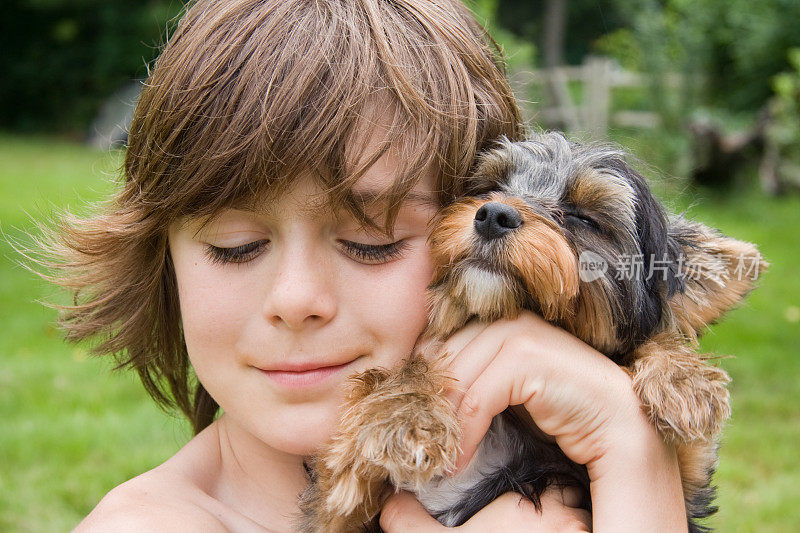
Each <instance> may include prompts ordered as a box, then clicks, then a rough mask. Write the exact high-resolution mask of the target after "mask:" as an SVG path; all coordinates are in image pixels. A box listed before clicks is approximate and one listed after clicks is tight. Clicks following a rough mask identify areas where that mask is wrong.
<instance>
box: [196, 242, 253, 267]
mask: <svg viewBox="0 0 800 533" xmlns="http://www.w3.org/2000/svg"><path fill="white" fill-rule="evenodd" d="M268 245H269V241H268V240H266V239H262V240H259V241H253V242H249V243H247V244H242V245H241V246H234V247H232V248H220V247H218V246H212V245H210V244H207V245H206V248H205V254H206V257H208V258H209V259H210V260H211V262H212V263H217V264H223V265H225V264H228V263H246V262H248V261H252V260H253V259H255V258H256V257H258V255H259V254H260V253H261V251H262V250H263V249H264V248H266V247H267V246H268Z"/></svg>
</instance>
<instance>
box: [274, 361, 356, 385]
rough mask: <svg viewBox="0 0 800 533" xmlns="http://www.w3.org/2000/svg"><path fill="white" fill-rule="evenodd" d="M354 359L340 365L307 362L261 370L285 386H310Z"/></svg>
mask: <svg viewBox="0 0 800 533" xmlns="http://www.w3.org/2000/svg"><path fill="white" fill-rule="evenodd" d="M352 362H353V361H348V362H346V363H342V364H339V365H329V366H320V364H319V363H306V364H300V365H291V366H289V365H287V366H286V367H284V368H281V369H274V370H266V369H261V371H262V372H263V373H264V374H266V375H267V376H268V377H269V378H270V379H271V380H272V381H274V382H275V383H277V384H279V385H283V386H285V387H308V386H311V385H317V384H319V383H322V382H323V381H325V380H327V379H328V378H329V377H331V376H333V375H334V374H336V373H338V372H339V371H340V370H342V369H344V368H346V367H347V366H349V365H350V363H352Z"/></svg>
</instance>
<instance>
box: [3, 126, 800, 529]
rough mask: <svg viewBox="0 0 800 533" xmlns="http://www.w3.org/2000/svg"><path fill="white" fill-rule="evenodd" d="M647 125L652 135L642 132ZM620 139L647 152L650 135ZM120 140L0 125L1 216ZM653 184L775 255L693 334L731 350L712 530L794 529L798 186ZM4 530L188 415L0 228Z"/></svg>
mask: <svg viewBox="0 0 800 533" xmlns="http://www.w3.org/2000/svg"><path fill="white" fill-rule="evenodd" d="M652 138H653V139H657V137H656V136H653V137H652ZM648 139H649V138H648V137H647V136H640V137H638V138H636V137H635V136H634V135H630V136H629V137H627V138H620V139H618V140H619V141H620V142H622V143H623V144H626V145H627V144H630V145H632V146H633V147H634V149H635V150H636V152H637V153H638V154H639V155H640V157H641V158H642V159H643V160H645V161H650V160H652V159H651V158H652V157H654V155H653V151H654V150H656V149H657V146H658V144H657V143H656V142H648ZM120 163H121V154H120V153H119V152H112V153H110V154H103V153H100V152H97V151H93V150H91V149H88V148H85V147H83V146H80V145H77V144H73V143H68V142H61V141H57V140H53V139H47V138H31V137H25V138H18V137H12V136H9V135H0V227H1V228H2V231H3V234H4V235H5V236H6V237H8V238H11V239H16V240H20V239H24V234H25V232H27V231H29V230H30V229H31V227H32V226H33V223H32V222H31V221H30V220H29V219H28V216H27V215H26V213H25V212H26V211H27V212H29V213H31V215H34V216H36V217H37V218H38V216H39V212H43V213H45V214H46V213H48V212H49V211H50V205H51V203H52V205H55V206H64V205H69V206H71V207H72V208H74V209H76V210H78V211H83V210H84V209H83V208H82V205H83V203H84V202H85V201H92V200H96V199H98V198H100V197H102V195H103V194H104V193H107V192H108V191H109V190H111V189H112V187H113V186H114V184H113V181H112V179H111V178H112V177H113V176H114V175H115V173H114V171H115V169H116V168H117V167H118V166H119V165H120ZM681 187H682V185H681V184H680V182H677V181H674V180H670V179H668V178H665V179H662V180H659V181H658V182H657V183H655V184H654V189H655V190H656V191H657V192H658V193H659V194H660V195H661V196H663V197H665V198H666V199H667V200H668V201H669V203H670V204H671V205H672V206H673V207H674V208H675V209H678V210H682V209H685V208H686V207H687V206H689V205H690V204H692V205H693V207H691V209H690V210H689V212H688V214H689V215H690V216H692V217H693V218H695V219H697V220H700V221H703V222H705V223H707V224H710V225H712V226H716V227H718V228H720V229H721V230H722V231H723V232H725V233H726V234H728V235H731V236H734V237H737V238H741V239H745V240H750V241H753V242H755V243H757V244H758V246H759V248H760V249H761V251H762V253H763V254H764V256H765V257H766V258H767V260H768V261H770V262H771V263H772V266H771V267H770V270H769V272H767V273H766V275H765V276H764V278H763V280H762V282H761V286H760V288H759V289H758V290H756V291H755V292H754V293H753V294H752V295H751V297H750V298H749V299H748V301H747V303H746V304H745V305H744V306H743V307H742V308H740V309H738V310H736V311H734V312H733V313H731V314H730V315H729V317H728V318H727V319H726V320H725V321H724V322H722V323H721V324H719V325H718V326H716V327H715V328H714V329H713V330H712V332H710V333H709V334H708V335H707V336H706V337H705V338H704V340H703V347H704V349H705V350H707V351H713V352H716V353H720V354H733V355H735V357H733V358H730V359H726V360H724V361H723V363H722V364H723V366H724V367H725V368H726V369H728V370H729V371H730V373H731V375H732V376H733V383H732V386H731V391H732V395H733V404H734V415H733V419H732V420H731V422H730V423H729V424H728V426H727V428H726V430H725V434H724V438H723V442H722V448H721V463H720V468H719V473H718V475H717V477H716V481H717V484H718V485H719V494H720V497H719V500H718V503H719V505H720V508H721V510H720V512H719V513H718V515H717V516H716V517H715V518H714V519H713V520H712V522H711V523H712V524H713V525H715V526H716V527H717V528H718V530H719V531H725V532H728V531H737V532H738V531H742V532H748V531H753V532H756V531H757V532H764V531H769V532H782V531H786V532H789V531H795V530H796V527H797V524H798V523H800V508H798V506H797V502H798V501H800V468H799V467H798V461H797V449H798V447H797V443H798V442H800V358H798V357H797V351H798V347H800V323H798V321H797V318H796V314H797V312H798V311H797V308H798V307H800V277H798V276H797V273H798V265H800V247H798V236H797V229H796V228H797V227H798V225H800V199H798V198H796V197H795V198H781V199H768V198H764V197H763V196H761V194H760V193H759V192H758V191H754V190H752V189H750V190H741V191H737V192H733V193H730V194H729V195H727V196H724V197H723V196H719V195H715V194H712V193H710V192H707V191H705V192H704V191H692V190H685V189H681ZM0 252H2V260H1V261H2V262H1V263H0V268H1V269H2V270H0V288H1V289H2V301H1V302H0V321H1V323H2V324H3V325H4V330H5V333H6V334H5V335H3V336H1V337H0V531H62V530H67V529H69V528H71V527H73V526H74V525H75V524H77V522H78V521H80V519H81V518H82V517H83V516H84V515H86V514H87V513H88V512H89V511H90V510H91V509H92V507H93V506H94V505H95V504H96V503H97V501H99V499H100V498H101V497H102V496H103V495H104V494H105V493H106V492H107V491H108V490H110V489H111V488H112V487H114V486H115V485H117V484H119V483H121V482H123V481H125V480H126V479H129V478H131V477H133V476H135V475H137V474H139V473H141V472H143V471H145V470H147V469H150V468H152V467H153V466H155V465H157V464H159V463H160V462H162V461H163V460H165V459H166V458H167V457H169V456H170V455H171V454H173V453H174V452H175V451H176V450H177V449H178V448H179V447H180V446H181V445H182V444H183V443H185V442H186V440H187V439H188V437H189V431H188V428H187V425H186V424H184V423H183V422H181V421H179V420H177V419H175V418H173V417H171V416H169V415H166V414H164V413H162V412H160V411H159V410H158V409H157V408H156V407H155V406H154V405H153V403H152V402H151V401H150V400H149V399H148V398H147V397H146V395H145V393H144V392H143V390H142V389H141V386H140V385H139V384H138V383H137V382H136V380H135V379H134V377H133V376H131V375H130V374H127V373H119V372H117V373H112V372H111V371H110V367H111V364H110V363H109V362H107V361H103V360H100V359H95V358H89V357H87V355H86V349H85V347H74V346H68V345H65V344H63V343H62V341H61V340H60V338H59V334H58V332H57V331H56V330H55V328H54V326H53V323H54V320H55V311H53V310H50V309H47V308H45V307H43V306H42V305H40V304H39V303H36V302H35V300H37V299H46V300H52V299H53V293H54V291H53V289H52V288H50V287H48V286H47V285H46V284H44V283H43V282H41V281H40V280H38V279H37V278H36V277H35V276H33V275H32V274H30V273H29V272H27V271H25V270H24V269H22V268H20V267H19V266H17V265H15V264H14V262H13V258H14V257H15V255H14V252H13V250H12V249H11V247H10V246H9V245H8V244H7V243H6V242H5V239H2V240H0Z"/></svg>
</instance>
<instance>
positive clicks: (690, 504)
mask: <svg viewBox="0 0 800 533" xmlns="http://www.w3.org/2000/svg"><path fill="white" fill-rule="evenodd" d="M675 451H676V453H677V456H678V466H679V468H680V472H681V482H682V484H683V495H684V498H685V500H686V515H687V516H688V517H689V518H705V517H707V516H710V515H711V514H713V513H714V512H715V511H716V507H713V506H712V505H711V502H712V501H714V496H715V493H716V489H715V487H712V486H711V476H712V475H713V474H714V471H715V470H716V468H717V444H716V442H695V443H691V444H678V445H677V446H676V447H675Z"/></svg>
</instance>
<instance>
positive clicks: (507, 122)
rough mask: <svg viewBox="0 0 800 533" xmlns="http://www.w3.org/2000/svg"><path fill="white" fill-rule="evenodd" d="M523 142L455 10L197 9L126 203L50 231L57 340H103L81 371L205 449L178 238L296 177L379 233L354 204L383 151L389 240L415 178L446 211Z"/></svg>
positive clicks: (148, 92)
mask: <svg viewBox="0 0 800 533" xmlns="http://www.w3.org/2000/svg"><path fill="white" fill-rule="evenodd" d="M377 118H381V120H382V121H381V125H383V123H384V122H385V121H387V120H388V125H387V127H386V128H383V129H381V130H380V131H381V132H382V133H383V134H384V137H383V143H382V144H380V146H379V148H378V149H377V150H375V151H374V152H371V153H366V152H365V146H366V141H369V139H366V140H365V139H364V137H365V136H364V135H360V136H359V135H358V132H363V131H365V129H366V131H369V127H370V124H371V123H372V122H371V120H373V119H377ZM521 134H522V126H521V124H520V118H519V114H518V109H517V106H516V103H515V101H514V98H513V95H512V93H511V90H510V88H509V86H508V83H507V82H506V79H505V77H504V72H503V65H502V62H501V58H500V52H499V50H498V48H497V45H496V44H495V43H494V41H492V40H491V38H489V37H488V36H487V35H486V34H485V32H484V31H483V29H482V28H481V27H480V26H479V25H478V24H477V23H476V22H475V21H474V19H473V17H472V15H471V13H470V12H469V11H468V10H467V9H466V8H465V7H464V6H463V5H461V4H460V3H458V2H457V1H456V0H452V1H451V0H436V1H435V2H434V1H424V0H336V1H321V0H271V1H264V0H226V1H214V0H200V1H198V2H196V3H194V4H193V5H192V6H191V7H190V8H189V9H188V10H187V11H186V13H185V15H184V16H183V18H182V19H181V20H180V22H179V24H178V26H177V28H176V30H175V32H174V34H173V35H172V36H171V37H170V38H169V40H168V42H167V45H166V47H165V49H164V50H163V53H162V54H161V55H160V57H159V58H158V59H157V60H156V62H155V65H154V68H153V70H152V72H151V74H150V77H149V79H148V80H147V81H146V83H145V85H144V88H143V91H142V93H141V96H140V98H139V101H138V104H137V107H136V111H135V114H134V118H133V122H132V124H131V128H130V135H129V144H128V147H127V153H126V156H125V163H124V184H123V186H122V188H121V189H120V190H119V191H118V192H117V193H115V195H114V196H113V197H112V198H110V199H109V201H108V202H106V203H105V204H104V205H103V206H102V209H101V210H100V211H99V212H98V213H97V214H95V215H93V216H91V217H88V218H79V217H76V216H73V215H70V214H64V216H63V218H62V220H60V221H59V222H58V223H56V225H55V227H54V228H52V229H47V228H43V229H42V231H43V233H44V236H43V238H42V239H41V240H39V241H38V246H39V247H40V248H41V249H42V250H44V251H45V255H44V257H45V258H44V259H39V260H37V262H38V263H39V264H40V265H44V266H46V267H47V268H49V269H52V270H53V273H52V274H46V275H44V277H46V278H47V279H49V280H50V281H53V282H55V283H57V284H59V285H61V286H63V287H65V288H67V289H69V291H70V292H71V293H72V294H73V297H74V305H72V306H55V307H58V308H59V309H61V314H60V318H59V323H60V325H61V326H62V327H63V328H64V330H65V332H66V338H67V339H68V340H70V341H81V340H84V339H89V338H97V337H99V340H100V342H99V343H97V344H96V345H95V346H93V347H92V353H94V354H97V355H100V354H106V353H111V354H114V356H115V357H116V360H117V362H118V365H119V367H133V368H135V369H136V371H137V372H138V373H139V376H140V377H141V380H142V383H143V384H144V386H145V389H146V390H147V392H148V393H149V394H150V395H151V396H152V397H153V398H154V399H155V400H156V401H157V402H158V403H159V404H161V405H162V406H165V407H177V408H179V409H180V410H181V411H182V412H183V413H185V414H186V416H187V417H188V418H189V419H190V421H191V423H192V425H193V428H194V431H195V432H199V431H200V430H202V429H203V428H204V427H206V426H207V425H208V424H210V423H211V422H212V421H213V419H214V417H215V415H216V413H217V411H218V406H217V404H216V402H214V400H213V399H212V398H211V397H210V396H209V395H208V393H207V392H206V391H205V389H204V388H203V387H202V385H200V384H199V383H197V381H196V378H195V376H194V375H193V372H192V370H191V367H190V364H189V359H188V355H187V352H186V345H185V343H184V339H183V334H182V331H181V321H180V312H179V311H180V310H179V305H178V293H177V283H176V279H175V274H174V269H173V266H172V260H171V257H170V254H169V249H168V242H167V230H168V227H169V226H170V224H171V223H173V222H174V221H176V220H177V219H178V218H179V217H183V216H191V217H201V218H205V219H207V220H208V219H209V218H211V217H213V216H215V215H217V214H219V213H220V212H221V211H222V210H223V209H225V208H229V207H234V206H241V205H244V204H247V203H248V202H253V201H254V200H257V199H264V198H267V197H268V196H269V197H271V198H274V197H275V195H277V194H279V193H280V191H282V190H285V187H286V186H287V185H289V184H290V183H291V180H292V178H293V177H295V176H297V175H298V174H300V173H302V172H305V173H309V174H310V175H312V176H314V178H315V179H317V180H318V181H319V184H320V185H321V186H322V187H323V188H324V190H326V191H329V195H330V199H331V202H333V203H334V204H337V205H338V206H339V207H343V208H346V209H349V210H350V211H351V212H352V213H353V214H354V215H355V216H357V217H358V219H359V220H361V221H362V223H365V224H370V225H372V226H373V227H375V226H376V224H375V223H374V222H372V221H370V220H369V219H368V217H366V215H365V214H364V213H363V212H362V211H361V209H359V207H358V205H359V202H358V201H357V200H358V199H356V198H353V194H352V192H351V186H352V185H353V183H354V182H355V181H356V180H358V179H359V177H361V176H362V175H363V173H364V172H365V171H366V170H367V169H368V168H369V166H370V165H371V164H372V163H374V162H375V161H376V160H377V159H378V157H380V156H381V155H382V154H383V153H384V152H385V151H386V150H387V149H389V148H390V147H391V149H392V150H395V149H397V150H399V151H400V152H399V153H400V154H401V157H400V158H399V159H400V160H401V161H402V164H403V166H402V168H400V169H398V174H397V176H398V177H397V179H396V182H395V184H394V185H393V187H392V188H391V189H390V190H389V191H387V194H386V198H384V200H387V201H388V202H387V204H386V205H388V206H389V213H388V216H387V219H386V227H385V230H386V231H391V229H390V228H391V223H392V222H391V221H392V220H393V219H394V215H395V214H396V211H397V208H398V206H399V204H400V202H401V201H402V198H403V197H404V195H405V193H406V192H408V191H409V190H410V189H411V187H413V185H414V184H415V182H416V181H417V179H418V178H419V177H420V176H421V175H422V174H423V173H424V172H425V171H426V170H429V169H431V168H433V169H435V171H436V173H437V176H438V182H437V187H438V189H437V190H438V191H439V196H440V197H439V200H440V203H441V204H442V205H445V204H447V203H449V202H450V201H451V200H452V199H453V198H455V197H457V196H458V195H459V193H460V187H461V180H460V179H459V178H461V177H463V176H466V175H467V174H468V173H469V172H470V170H471V168H472V166H473V164H474V161H475V156H476V154H477V152H479V151H481V150H483V149H485V148H487V147H488V146H489V145H490V144H491V143H492V141H494V140H495V139H496V138H498V137H500V136H501V135H505V136H506V137H508V138H511V139H514V138H518V137H519V136H521ZM366 137H368V136H366Z"/></svg>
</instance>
